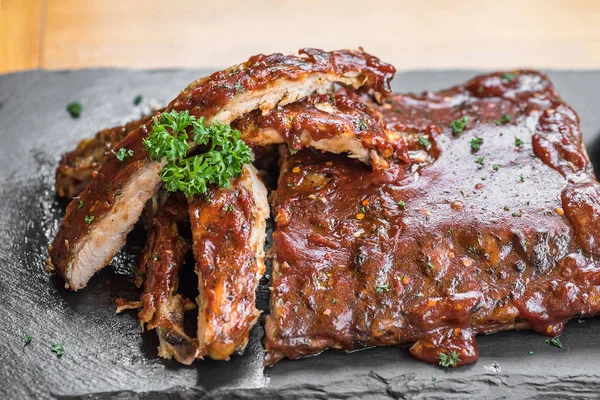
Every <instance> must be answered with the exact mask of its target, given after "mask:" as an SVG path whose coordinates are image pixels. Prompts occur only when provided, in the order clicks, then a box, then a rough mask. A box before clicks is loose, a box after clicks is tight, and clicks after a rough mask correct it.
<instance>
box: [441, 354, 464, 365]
mask: <svg viewBox="0 0 600 400" xmlns="http://www.w3.org/2000/svg"><path fill="white" fill-rule="evenodd" d="M438 358H439V359H440V365H441V366H442V367H445V368H448V367H454V366H456V364H458V362H459V361H460V358H459V354H458V353H457V352H456V351H451V352H450V355H448V354H444V353H439V354H438Z"/></svg>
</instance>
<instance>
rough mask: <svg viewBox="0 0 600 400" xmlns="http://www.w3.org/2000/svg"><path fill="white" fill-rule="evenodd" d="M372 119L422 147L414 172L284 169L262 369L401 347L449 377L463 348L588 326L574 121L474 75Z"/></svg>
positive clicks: (585, 233) (503, 77) (333, 162)
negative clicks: (415, 135)
mask: <svg viewBox="0 0 600 400" xmlns="http://www.w3.org/2000/svg"><path fill="white" fill-rule="evenodd" d="M365 101H368V100H365ZM386 104H388V105H389V106H382V107H381V108H380V110H381V111H382V112H383V113H384V116H385V119H386V123H387V125H388V128H389V129H393V130H396V131H398V132H415V131H420V132H425V131H428V132H429V134H430V135H431V137H429V138H428V141H429V142H430V144H431V146H430V147H429V146H427V147H429V150H427V151H428V152H429V153H428V155H429V157H430V159H431V160H430V162H428V163H421V164H413V163H411V164H406V165H402V164H400V165H397V166H393V167H392V168H388V169H387V170H370V169H369V168H367V167H366V166H365V165H364V164H361V163H359V162H356V161H353V160H350V159H348V158H345V157H334V156H331V155H323V154H318V153H316V152H314V151H310V150H302V151H300V152H298V153H297V154H295V155H285V159H284V161H283V165H282V171H281V175H280V179H279V184H278V188H277V190H276V192H275V194H274V196H273V204H272V207H273V210H274V213H275V221H276V230H275V232H274V234H273V240H274V244H273V254H274V260H273V273H272V286H273V290H272V295H271V304H270V315H269V316H268V317H267V319H266V323H265V334H266V340H265V346H266V351H267V358H266V364H273V363H275V362H277V361H278V360H280V359H281V358H284V357H287V358H298V357H302V356H307V355H312V354H317V353H319V352H321V351H323V350H325V349H327V348H335V349H356V348H361V347H369V346H386V345H397V344H402V343H413V345H412V347H411V348H410V352H411V354H412V355H413V356H414V357H416V358H418V359H421V360H424V361H427V362H432V363H438V362H445V364H447V365H463V364H469V363H473V362H475V361H476V360H477V357H478V351H477V347H476V345H475V335H476V334H478V333H484V332H485V333H490V332H495V331H500V330H507V329H515V328H531V329H534V330H535V331H537V332H539V333H541V334H543V335H547V336H557V335H560V334H561V332H562V331H563V328H564V325H565V323H566V321H568V320H569V319H571V318H574V317H577V316H590V315H594V314H597V313H598V312H599V309H600V308H599V307H600V290H599V286H598V285H599V284H600V258H599V257H600V250H599V249H600V246H599V245H598V240H597V238H598V234H597V229H596V223H597V222H598V221H599V220H600V218H598V216H599V215H600V195H599V193H600V190H599V187H600V185H599V184H598V182H596V180H595V178H594V176H593V172H592V169H591V165H590V162H589V159H588V156H587V153H586V150H585V147H584V144H583V142H582V140H581V133H580V130H579V126H578V120H577V117H576V114H575V113H574V111H573V110H572V109H571V108H569V107H568V106H567V105H565V104H564V103H563V102H562V101H561V100H560V98H559V97H558V94H557V93H556V92H555V91H554V89H553V87H552V85H551V83H550V82H549V81H548V79H547V78H546V77H545V76H544V75H542V74H539V73H536V72H531V71H517V72H513V73H510V74H506V73H497V74H490V75H485V76H481V77H477V78H475V79H473V80H472V81H470V82H468V83H467V84H466V85H462V86H457V87H454V88H451V89H449V90H445V91H442V92H438V93H431V92H427V93H424V94H422V95H401V94H398V95H393V96H391V97H390V98H388V99H387V102H386ZM395 109H401V110H402V112H401V113H398V112H394V110H395ZM421 142H424V141H423V140H421ZM434 149H435V151H433V150H434ZM423 150H425V149H423ZM415 151H416V150H415Z"/></svg>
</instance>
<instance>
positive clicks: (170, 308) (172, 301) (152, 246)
mask: <svg viewBox="0 0 600 400" xmlns="http://www.w3.org/2000/svg"><path fill="white" fill-rule="evenodd" d="M188 219H189V217H188V211H187V202H186V200H185V197H184V196H183V195H181V193H174V194H171V195H170V196H169V198H168V199H167V201H166V203H165V204H163V205H162V206H161V207H160V208H159V211H158V213H157V214H156V216H155V217H154V218H153V219H152V227H151V229H150V232H149V233H148V239H147V242H146V246H145V248H144V250H143V252H142V254H141V257H140V262H139V264H138V268H137V270H136V271H135V279H136V280H137V279H138V278H140V275H143V277H144V292H143V294H142V296H141V299H140V301H137V302H132V301H126V300H123V299H117V305H118V307H117V312H121V311H123V310H125V309H131V308H142V309H141V311H140V312H139V313H138V318H139V319H140V322H141V325H142V328H143V327H144V326H145V327H146V328H147V329H156V330H157V334H158V338H159V343H160V345H159V347H158V355H159V356H161V357H163V358H171V357H173V356H174V357H175V359H176V360H177V361H179V362H180V363H183V364H188V365H189V364H191V363H192V362H193V361H194V355H195V349H196V346H195V342H194V340H193V339H191V338H190V337H189V336H188V335H187V334H186V333H185V331H184V329H183V316H184V311H185V310H186V308H189V307H188V306H187V305H186V301H187V300H185V299H184V298H183V297H182V296H181V295H179V294H177V289H178V287H179V274H180V269H181V265H182V263H183V259H184V257H185V254H186V252H187V251H188V250H189V249H190V244H189V242H188V240H186V239H184V238H183V237H182V236H181V230H180V225H183V224H184V223H185V224H186V223H187V221H188Z"/></svg>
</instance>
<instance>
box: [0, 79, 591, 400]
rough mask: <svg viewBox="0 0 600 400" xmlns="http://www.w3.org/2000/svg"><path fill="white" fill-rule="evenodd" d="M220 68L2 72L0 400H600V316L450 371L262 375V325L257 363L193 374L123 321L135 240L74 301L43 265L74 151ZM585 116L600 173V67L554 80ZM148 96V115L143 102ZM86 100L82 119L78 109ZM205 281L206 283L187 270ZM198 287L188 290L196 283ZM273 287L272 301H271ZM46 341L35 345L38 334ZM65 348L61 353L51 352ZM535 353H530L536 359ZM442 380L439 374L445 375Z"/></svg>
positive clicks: (495, 343)
mask: <svg viewBox="0 0 600 400" xmlns="http://www.w3.org/2000/svg"><path fill="white" fill-rule="evenodd" d="M205 74H206V71H189V70H184V71H181V70H167V71H151V72H148V71H131V70H88V71H64V72H44V71H33V72H26V73H18V74H12V75H3V76H0V200H1V203H0V311H1V312H0V361H1V364H0V365H1V366H0V382H1V383H2V384H1V385H0V397H1V398H27V397H36V398H55V397H80V396H83V395H86V394H92V395H93V396H97V397H100V398H110V397H118V398H120V399H135V398H163V397H167V396H169V398H197V397H209V398H223V399H226V398H232V397H235V398H271V397H275V398H277V397H303V398H306V397H314V398H347V397H357V396H362V397H372V398H375V397H378V398H379V397H385V396H387V397H390V398H400V397H411V398H465V397H468V398H478V397H481V398H496V397H506V398H540V399H542V398H544V399H547V398H558V397H560V398H586V397H589V398H595V397H597V394H598V393H599V392H600V383H599V382H600V367H598V360H599V359H600V319H590V320H586V321H585V322H584V323H581V324H578V323H577V322H576V321H573V322H571V323H569V325H568V326H567V328H566V330H565V334H564V335H563V336H562V337H561V340H562V343H563V345H564V348H562V349H559V348H556V347H553V346H549V345H547V344H545V343H544V338H543V337H541V336H538V335H536V334H534V333H532V332H504V333H499V334H495V335H490V336H487V337H481V338H478V341H477V342H478V345H479V349H480V354H481V355H480V361H479V362H478V363H477V364H475V365H473V366H469V367H465V368H459V369H455V370H444V369H441V368H438V367H436V366H431V365H427V364H423V363H420V362H417V361H415V360H413V359H411V358H410V356H409V355H408V351H407V350H406V349H404V348H378V349H370V350H364V351H360V352H356V353H352V354H346V353H342V352H333V351H329V352H326V353H325V354H322V355H320V356H318V357H312V358H308V359H305V360H299V361H283V362H281V363H279V364H277V365H276V366H275V367H273V368H270V369H267V370H263V368H262V357H263V354H262V346H261V344H260V338H261V337H262V333H263V332H262V328H261V327H260V326H257V327H256V328H255V329H254V331H253V332H252V338H251V343H250V345H249V346H248V349H247V352H246V354H245V355H243V356H236V357H233V358H232V360H231V361H229V362H215V361H210V360H206V361H199V362H196V363H195V364H194V365H192V366H190V367H185V366H180V365H178V364H177V363H175V362H173V361H164V360H161V359H159V358H158V357H157V354H156V346H157V340H156V338H155V335H154V333H153V332H150V333H148V332H147V333H144V334H143V335H140V328H139V324H138V322H137V319H136V316H135V314H134V313H127V314H124V315H116V314H115V313H114V311H115V305H114V302H113V301H114V299H115V298H116V297H120V296H123V297H129V298H134V297H135V296H136V295H137V289H135V288H134V286H133V284H132V283H131V279H130V277H129V274H128V271H129V266H130V265H131V263H132V262H133V261H134V259H135V254H136V253H137V252H138V251H139V248H140V246H141V245H142V244H143V235H144V234H143V231H142V230H136V231H134V232H133V233H132V235H131V236H130V238H129V239H130V240H129V241H128V245H127V247H126V249H125V250H124V251H123V252H121V254H119V256H118V257H117V258H116V259H115V260H114V261H113V262H112V264H111V267H110V268H106V269H105V270H104V271H103V272H101V273H100V274H98V275H97V276H96V277H94V278H93V279H92V281H91V283H90V285H89V286H88V288H87V289H86V290H83V291H81V292H78V293H71V292H67V291H65V290H64V289H63V288H62V282H60V281H59V280H58V279H56V278H55V277H52V276H50V275H48V274H46V273H45V272H44V270H43V265H44V259H45V257H46V256H47V254H46V246H47V245H48V243H49V241H50V239H51V238H52V237H53V235H54V233H55V231H56V229H57V226H58V223H59V222H60V218H61V216H62V212H63V205H61V204H59V202H58V201H57V200H56V199H55V197H54V188H53V185H54V169H55V167H56V165H57V162H58V159H59V157H60V155H61V154H62V153H64V152H65V151H67V150H70V149H72V148H73V147H74V146H75V144H76V143H77V142H78V141H79V140H80V139H82V138H84V137H88V136H91V135H92V134H94V133H95V132H96V131H97V130H99V129H101V128H105V127H108V126H113V125H117V124H121V123H124V122H126V121H129V120H132V119H135V118H137V117H139V116H140V115H141V114H142V113H146V112H148V111H149V109H150V107H151V106H161V105H164V104H166V102H167V101H168V100H169V99H171V98H173V97H174V96H175V95H176V94H177V93H178V91H179V90H180V89H181V88H183V87H185V86H186V85H187V83H189V82H191V81H192V80H193V79H195V78H196V77H198V76H202V75H205ZM474 74H475V72H473V71H423V72H409V73H401V74H398V75H397V77H396V79H395V82H394V89H395V91H422V90H425V89H431V90H436V89H441V88H444V87H447V86H450V85H453V84H458V83H461V82H463V81H465V80H467V79H469V78H470V77H472V76H473V75H474ZM549 75H550V77H551V79H552V80H553V81H554V83H555V85H556V87H557V88H558V90H559V91H560V93H561V94H562V96H563V98H564V99H565V101H566V102H567V103H569V104H570V105H572V106H573V107H574V108H575V109H576V110H577V111H578V113H579V115H580V117H581V121H582V129H583V132H584V137H585V139H586V143H587V144H588V146H590V147H589V150H590V154H591V156H592V159H593V161H594V162H596V165H600V143H594V142H595V139H596V136H598V134H600V72H596V71H589V72H568V71H551V72H549ZM138 94H141V95H143V97H144V100H143V102H142V104H141V105H140V106H134V105H133V98H134V97H135V96H136V95H138ZM74 100H77V101H80V102H81V103H82V104H83V112H82V115H81V118H79V119H72V118H71V117H70V116H69V115H68V114H67V112H66V111H65V106H66V104H67V103H69V102H71V101H74ZM186 279H187V280H188V281H189V282H188V284H192V285H193V279H194V276H193V274H188V275H186ZM184 284H185V283H184ZM266 287H267V282H263V285H262V287H261V292H260V295H259V305H260V306H261V307H262V308H263V309H265V307H266V304H267V296H268V289H267V288H266ZM27 335H31V336H32V337H33V339H32V341H31V343H30V344H29V345H27V346H24V345H23V340H24V338H25V336H27ZM54 343H61V344H63V345H64V349H65V350H64V356H63V357H62V358H57V357H56V355H55V354H54V353H52V352H51V350H50V348H51V346H52V344H54ZM531 351H532V352H534V354H533V355H530V354H529V352H531ZM433 376H435V378H433Z"/></svg>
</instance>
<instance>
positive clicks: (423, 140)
mask: <svg viewBox="0 0 600 400" xmlns="http://www.w3.org/2000/svg"><path fill="white" fill-rule="evenodd" d="M419 144H420V145H421V146H423V147H425V150H429V148H431V142H430V141H429V140H427V137H426V136H419Z"/></svg>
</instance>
